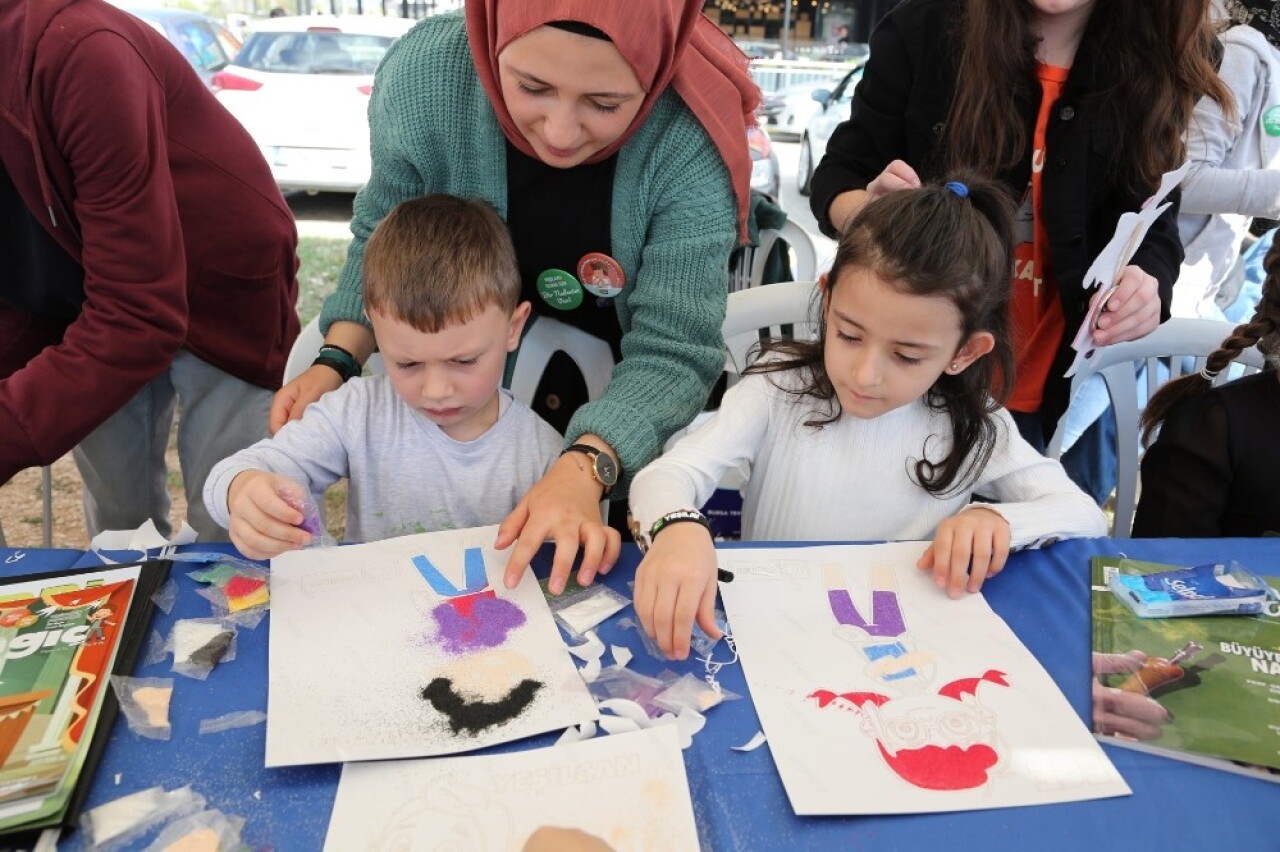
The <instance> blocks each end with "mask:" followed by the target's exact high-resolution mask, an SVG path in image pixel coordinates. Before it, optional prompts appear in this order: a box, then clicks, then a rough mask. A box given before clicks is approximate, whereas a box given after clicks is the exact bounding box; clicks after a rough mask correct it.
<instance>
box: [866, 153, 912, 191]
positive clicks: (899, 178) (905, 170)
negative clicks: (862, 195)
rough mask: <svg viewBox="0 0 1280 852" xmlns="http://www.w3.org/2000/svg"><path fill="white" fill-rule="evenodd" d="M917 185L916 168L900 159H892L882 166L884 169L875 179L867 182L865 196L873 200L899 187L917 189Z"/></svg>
mask: <svg viewBox="0 0 1280 852" xmlns="http://www.w3.org/2000/svg"><path fill="white" fill-rule="evenodd" d="M919 187H920V175H918V174H916V170H915V169H913V168H911V166H909V165H907V164H906V163H905V162H903V161H902V160H894V161H893V162H892V163H890V164H889V165H887V166H885V167H884V171H882V172H881V173H880V174H879V175H877V176H876V178H875V180H873V181H871V183H869V184H867V196H868V200H870V201H875V200H876V199H877V198H884V197H885V196H886V195H888V194H889V193H891V192H897V191H898V190H900V189H918V188H919Z"/></svg>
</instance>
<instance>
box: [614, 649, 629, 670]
mask: <svg viewBox="0 0 1280 852" xmlns="http://www.w3.org/2000/svg"><path fill="white" fill-rule="evenodd" d="M609 650H610V651H611V652H612V653H613V664H614V666H616V667H617V668H620V669H625V668H626V667H627V663H629V662H631V656H632V655H631V649H630V648H628V647H626V646H625V645H610V646H609Z"/></svg>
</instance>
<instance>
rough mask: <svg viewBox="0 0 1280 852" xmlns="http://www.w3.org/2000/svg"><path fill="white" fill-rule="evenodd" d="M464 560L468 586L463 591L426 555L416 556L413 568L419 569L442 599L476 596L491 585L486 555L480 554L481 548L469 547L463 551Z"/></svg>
mask: <svg viewBox="0 0 1280 852" xmlns="http://www.w3.org/2000/svg"><path fill="white" fill-rule="evenodd" d="M463 559H464V566H465V570H466V585H465V586H464V587H463V588H461V589H459V588H458V587H457V586H455V585H454V584H453V583H452V582H450V580H449V578H448V577H446V576H444V575H443V574H441V573H440V569H439V568H437V567H436V566H435V565H433V564H432V562H431V560H430V559H428V558H427V557H426V556H425V555H422V556H415V557H413V560H412V561H413V567H415V568H417V569H418V573H419V574H421V575H422V578H423V579H424V580H426V581H427V585H429V586H431V589H432V591H434V592H435V593H436V594H438V595H440V596H442V597H446V598H456V597H458V596H460V595H470V594H474V593H476V592H479V591H481V590H483V589H484V588H485V587H486V586H488V585H489V577H488V575H487V574H486V573H485V570H484V554H482V553H481V552H480V548H478V547H468V548H467V549H466V550H465V551H463Z"/></svg>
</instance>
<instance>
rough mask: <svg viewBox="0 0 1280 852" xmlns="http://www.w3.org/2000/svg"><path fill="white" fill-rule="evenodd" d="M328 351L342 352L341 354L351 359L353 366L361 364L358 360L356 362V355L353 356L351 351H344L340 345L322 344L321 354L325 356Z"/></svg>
mask: <svg viewBox="0 0 1280 852" xmlns="http://www.w3.org/2000/svg"><path fill="white" fill-rule="evenodd" d="M326 351H332V352H340V353H342V354H343V355H346V356H347V357H348V358H350V359H351V363H353V364H359V363H360V362H359V361H357V360H356V356H355V355H353V354H352V353H351V350H350V349H343V348H342V347H341V346H339V345H338V344H336V343H324V344H321V346H320V353H321V354H324V353H325V352H326Z"/></svg>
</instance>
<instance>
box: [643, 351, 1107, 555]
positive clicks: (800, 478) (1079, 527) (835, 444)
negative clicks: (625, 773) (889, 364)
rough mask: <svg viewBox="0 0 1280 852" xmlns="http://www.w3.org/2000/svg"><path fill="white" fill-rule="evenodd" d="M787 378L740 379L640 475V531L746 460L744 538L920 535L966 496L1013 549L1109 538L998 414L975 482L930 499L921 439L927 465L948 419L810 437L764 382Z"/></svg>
mask: <svg viewBox="0 0 1280 852" xmlns="http://www.w3.org/2000/svg"><path fill="white" fill-rule="evenodd" d="M795 379H796V376H795V374H794V372H793V373H790V374H778V373H775V374H772V375H771V376H763V375H751V376H747V377H745V378H744V379H743V380H742V381H741V382H739V383H738V384H737V385H736V386H735V387H733V388H732V389H730V390H729V392H728V393H726V394H725V397H724V401H723V403H722V404H721V406H720V410H719V412H717V414H716V415H715V416H714V417H713V418H712V419H711V420H709V421H708V422H707V423H706V424H705V425H704V426H702V427H701V428H699V429H698V430H696V431H695V432H692V433H691V434H689V435H688V436H686V437H685V438H684V439H683V440H681V441H680V442H679V443H678V444H677V445H676V446H675V447H674V448H673V449H672V450H671V451H670V452H668V453H666V454H665V455H663V456H662V457H660V458H659V459H658V460H656V461H655V462H653V463H652V464H650V465H649V466H648V467H646V468H645V469H644V470H642V471H641V472H640V473H639V474H637V476H636V478H635V482H634V483H633V484H632V487H631V511H632V513H633V515H634V516H635V518H636V520H638V521H639V522H640V524H641V528H642V529H646V530H647V529H649V528H650V526H651V525H652V524H653V522H654V521H655V520H657V519H658V518H660V517H662V516H663V515H665V514H666V513H668V512H671V511H674V510H676V509H685V508H690V507H698V506H702V505H703V504H704V503H705V502H706V500H707V498H708V497H710V495H711V493H712V491H714V490H715V488H716V484H717V483H718V482H719V481H720V479H721V477H722V476H723V475H724V474H725V472H727V471H729V470H732V469H733V468H735V467H737V466H738V465H739V464H745V465H747V466H748V467H749V468H750V479H749V481H748V483H747V486H746V488H745V490H744V504H743V517H742V537H743V538H744V539H747V540H754V541H850V540H882V539H883V540H890V541H893V540H916V539H929V538H932V536H933V534H934V531H935V530H936V529H937V527H938V524H939V523H940V522H941V521H943V520H944V519H946V518H948V517H950V516H952V515H954V514H955V513H956V512H959V511H961V510H963V509H964V508H965V507H967V506H969V505H971V501H970V497H971V495H972V494H973V493H974V492H975V491H976V492H978V493H980V494H982V495H983V496H985V497H988V498H990V499H994V500H997V501H999V503H998V504H987V503H983V504H981V505H982V506H984V507H986V508H991V509H994V510H996V511H998V512H999V513H1000V514H1001V515H1003V516H1004V517H1005V518H1006V519H1007V520H1008V521H1009V526H1010V530H1011V534H1012V540H1011V544H1012V546H1014V547H1025V546H1035V545H1038V544H1043V543H1046V542H1047V541H1049V540H1056V539H1062V538H1078V537H1086V536H1101V535H1106V532H1107V522H1106V518H1105V517H1104V516H1103V514H1102V512H1100V511H1099V510H1098V507H1097V506H1095V505H1094V503H1093V501H1092V500H1090V499H1089V497H1088V496H1087V495H1086V494H1085V493H1084V492H1083V491H1081V490H1080V489H1079V488H1077V487H1076V486H1075V484H1074V483H1072V482H1071V480H1070V479H1068V478H1067V475H1066V473H1065V472H1064V471H1063V470H1062V465H1060V464H1059V463H1058V462H1057V461H1055V460H1053V459H1048V458H1045V457H1044V456H1042V455H1040V454H1039V453H1037V452H1036V451H1035V450H1034V449H1032V448H1031V446H1030V445H1029V444H1027V442H1026V441H1024V440H1023V439H1022V437H1021V436H1020V435H1019V434H1018V431H1017V428H1016V427H1015V426H1014V424H1013V419H1012V418H1011V417H1010V416H1009V414H1008V412H1006V411H1004V410H1003V409H1001V410H1000V412H999V413H998V414H997V415H996V422H997V425H998V427H999V439H998V442H997V445H996V448H995V451H994V452H993V453H992V455H991V459H990V460H989V461H988V462H987V465H986V467H985V468H984V469H983V471H982V473H981V475H980V476H979V477H978V479H977V481H976V482H975V483H973V485H972V486H971V487H969V488H965V489H963V490H961V491H958V492H956V493H952V494H949V495H947V496H945V497H941V498H939V497H934V496H933V495H931V494H929V493H928V492H927V491H925V490H924V489H923V488H921V487H920V486H919V485H917V484H915V482H913V481H912V478H911V475H910V474H911V472H912V470H913V467H914V461H915V459H918V458H919V457H920V455H921V451H922V448H923V447H924V446H925V444H926V441H927V442H928V446H929V450H930V452H929V457H930V458H932V459H935V460H938V459H941V458H942V456H943V455H945V453H946V452H947V449H948V448H949V447H950V444H951V434H950V423H949V421H948V419H947V417H946V415H945V414H942V413H939V412H934V411H930V410H929V408H928V407H927V406H926V405H925V404H924V403H923V402H914V403H911V404H909V405H905V406H903V407H902V408H898V409H895V410H894V411H891V412H889V413H887V414H883V415H881V416H880V417H877V418H874V419H872V420H860V419H858V418H856V417H851V416H848V415H844V416H842V417H841V418H840V419H839V420H838V421H836V422H835V423H832V424H830V425H828V426H824V427H823V428H822V429H820V430H814V429H812V428H811V427H808V426H805V425H804V421H805V420H807V419H810V418H811V416H812V414H813V412H814V402H813V401H812V400H810V399H808V398H798V397H796V396H794V395H789V394H787V393H785V392H784V391H782V390H780V389H779V388H778V387H776V386H775V385H774V384H773V382H774V381H780V382H794V381H795Z"/></svg>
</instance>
